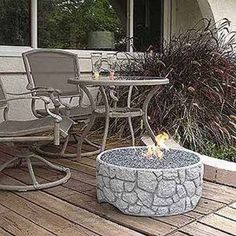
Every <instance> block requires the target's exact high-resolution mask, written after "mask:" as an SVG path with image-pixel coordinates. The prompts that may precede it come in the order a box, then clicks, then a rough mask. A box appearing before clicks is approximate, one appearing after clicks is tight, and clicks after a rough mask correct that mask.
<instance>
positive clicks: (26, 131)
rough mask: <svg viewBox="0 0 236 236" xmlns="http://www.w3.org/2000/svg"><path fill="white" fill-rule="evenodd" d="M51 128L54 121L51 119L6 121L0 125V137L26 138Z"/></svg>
mask: <svg viewBox="0 0 236 236" xmlns="http://www.w3.org/2000/svg"><path fill="white" fill-rule="evenodd" d="M53 128H54V119H53V118H51V117H45V118H41V119H37V120H27V121H14V120H7V121H3V122H2V123H0V137H19V136H26V135H31V134H36V133H40V132H46V131H50V130H52V129H53Z"/></svg>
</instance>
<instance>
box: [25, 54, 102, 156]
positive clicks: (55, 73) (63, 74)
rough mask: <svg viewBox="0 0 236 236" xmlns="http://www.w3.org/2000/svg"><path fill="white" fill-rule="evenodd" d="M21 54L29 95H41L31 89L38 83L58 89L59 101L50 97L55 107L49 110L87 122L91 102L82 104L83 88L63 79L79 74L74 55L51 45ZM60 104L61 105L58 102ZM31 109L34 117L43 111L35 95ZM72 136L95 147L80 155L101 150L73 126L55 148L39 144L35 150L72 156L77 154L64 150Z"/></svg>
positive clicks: (43, 114)
mask: <svg viewBox="0 0 236 236" xmlns="http://www.w3.org/2000/svg"><path fill="white" fill-rule="evenodd" d="M22 56H23V61H24V65H25V69H26V74H27V78H28V85H27V89H29V90H30V91H32V94H33V95H45V94H44V93H41V92H40V93H39V92H38V91H37V90H36V91H35V90H34V89H35V88H40V87H47V88H53V89H56V90H58V91H60V96H59V97H58V99H59V100H60V102H57V101H55V100H54V106H55V109H53V110H51V111H53V112H55V113H56V114H62V115H67V116H69V117H70V118H71V119H73V120H74V121H76V122H84V123H85V124H86V125H88V126H89V119H90V115H91V113H92V108H91V106H86V107H85V106H82V98H83V92H82V91H81V90H80V88H79V87H78V86H76V85H70V84H68V83H67V80H68V79H69V78H74V77H75V78H78V79H79V77H80V69H79V61H78V56H77V55H76V54H74V53H70V52H66V51H63V50H52V49H34V50H30V51H28V52H25V53H23V54H22ZM65 99H67V100H68V99H69V102H65ZM74 99H77V103H76V105H73V101H74ZM61 104H63V105H64V106H61ZM32 111H33V113H34V115H35V116H36V117H44V116H45V115H46V112H45V110H44V109H37V108H36V101H35V99H33V100H32ZM83 128H84V127H83ZM72 137H73V138H74V139H75V140H76V141H77V142H78V141H79V142H80V143H81V145H82V142H83V141H86V142H87V143H88V144H89V145H91V146H93V147H94V148H95V151H89V152H85V153H82V154H81V156H92V155H94V154H98V153H99V152H100V151H101V147H100V145H98V144H95V143H92V142H91V141H89V140H88V139H87V138H85V139H84V140H81V137H80V136H79V135H78V130H76V129H74V131H72V132H70V134H69V135H68V137H67V138H66V140H65V142H64V144H63V147H62V149H61V150H60V151H59V152H51V151H45V150H43V149H42V148H41V149H40V150H39V149H38V151H39V152H40V153H43V154H45V155H49V156H56V157H58V156H60V157H69V158H76V157H78V155H80V154H78V153H77V152H76V153H68V152H67V147H68V143H69V140H71V138H72Z"/></svg>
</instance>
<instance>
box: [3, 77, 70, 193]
mask: <svg viewBox="0 0 236 236" xmlns="http://www.w3.org/2000/svg"><path fill="white" fill-rule="evenodd" d="M0 90H1V91H0V93H1V94H0V95H1V99H0V110H1V111H2V110H3V117H4V120H5V121H3V122H7V121H9V119H8V111H9V104H8V103H9V102H10V101H14V100H25V99H31V100H32V99H35V100H41V101H43V102H44V107H45V110H46V111H47V114H48V116H49V117H51V118H49V119H52V120H53V127H52V130H51V131H53V132H52V134H50V135H43V134H41V135H40V134H39V133H38V132H39V131H40V128H38V130H37V132H36V133H34V131H33V130H31V131H27V132H29V134H27V135H23V134H19V132H18V133H17V130H16V131H14V132H13V133H12V135H11V134H10V135H9V134H6V132H5V134H6V136H3V133H4V131H3V132H1V135H0V143H13V144H15V143H24V145H26V148H25V149H22V150H21V154H19V155H17V156H15V157H13V158H12V159H10V160H9V161H7V162H5V163H4V164H1V165H0V172H1V171H3V170H4V169H6V168H9V167H20V166H22V165H23V162H24V161H23V160H25V161H26V165H27V167H28V171H29V174H30V177H31V180H32V184H29V185H4V184H0V190H9V191H28V190H38V189H45V188H50V187H55V186H57V185H60V184H63V183H65V182H67V181H68V179H69V178H70V176H71V173H70V169H69V168H66V167H63V166H59V165H56V164H53V163H51V162H49V161H48V160H46V159H44V158H43V157H41V156H38V155H36V154H34V153H33V152H31V151H30V145H29V143H36V142H41V141H53V143H54V145H59V144H60V138H61V135H63V136H66V135H67V130H68V129H69V127H70V125H69V126H67V127H66V129H64V130H63V127H62V123H63V118H62V117H61V116H59V115H57V114H54V113H52V112H51V111H50V110H49V104H50V103H51V101H50V99H49V98H48V97H43V96H36V95H34V96H32V97H30V96H29V94H31V92H30V93H29V92H28V93H27V92H26V93H21V94H11V95H15V96H17V97H13V98H6V94H7V93H6V92H5V90H4V88H3V85H2V83H1V81H0ZM33 92H43V93H48V94H49V97H50V96H51V95H50V94H52V93H54V92H55V91H52V90H49V89H43V88H41V89H33ZM39 119H40V118H39ZM66 119H68V118H66ZM3 122H2V123H3ZM13 122H14V121H13ZM16 122H17V121H16ZM20 122H27V121H20ZM0 125H1V123H0ZM64 128H65V127H64ZM0 131H1V126H0ZM27 132H26V133H27ZM42 133H44V131H43V130H42ZM26 143H27V144H28V145H27V144H26ZM35 159H36V160H37V161H40V162H41V163H43V164H45V165H46V166H49V167H50V168H52V169H55V170H57V171H59V172H62V173H64V176H63V177H62V178H60V179H58V180H55V181H49V182H47V183H39V182H38V181H37V177H36V176H35V173H34V169H33V166H34V165H35V164H37V165H38V164H39V163H34V162H32V160H35Z"/></svg>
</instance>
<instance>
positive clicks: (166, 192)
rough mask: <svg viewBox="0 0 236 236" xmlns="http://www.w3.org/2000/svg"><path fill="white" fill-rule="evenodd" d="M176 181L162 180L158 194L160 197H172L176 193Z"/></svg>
mask: <svg viewBox="0 0 236 236" xmlns="http://www.w3.org/2000/svg"><path fill="white" fill-rule="evenodd" d="M175 189H176V183H175V181H174V180H166V181H164V180H161V181H160V182H159V184H158V189H157V194H158V196H160V197H165V198H166V197H170V196H173V195H174V194H175V191H176V190H175Z"/></svg>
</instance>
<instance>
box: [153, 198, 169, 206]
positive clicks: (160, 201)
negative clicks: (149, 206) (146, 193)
mask: <svg viewBox="0 0 236 236" xmlns="http://www.w3.org/2000/svg"><path fill="white" fill-rule="evenodd" d="M172 203H173V200H172V199H171V198H161V197H157V196H156V195H155V196H154V201H153V205H155V206H169V205H171V204H172Z"/></svg>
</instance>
